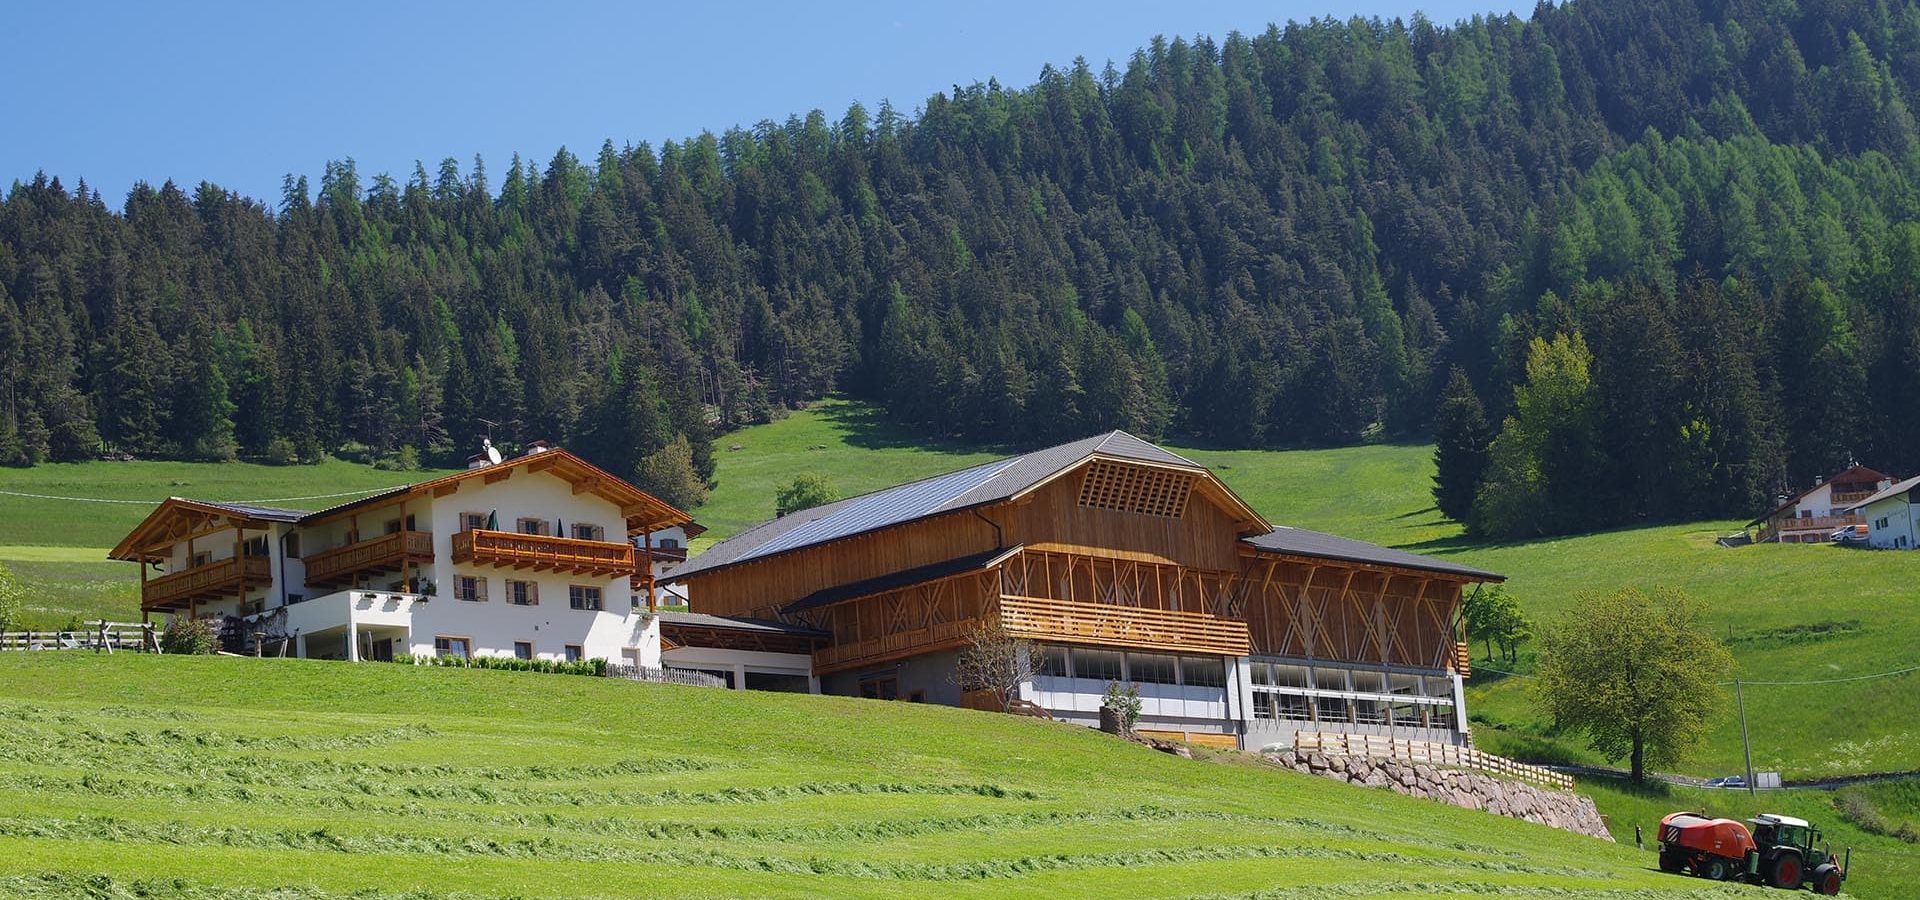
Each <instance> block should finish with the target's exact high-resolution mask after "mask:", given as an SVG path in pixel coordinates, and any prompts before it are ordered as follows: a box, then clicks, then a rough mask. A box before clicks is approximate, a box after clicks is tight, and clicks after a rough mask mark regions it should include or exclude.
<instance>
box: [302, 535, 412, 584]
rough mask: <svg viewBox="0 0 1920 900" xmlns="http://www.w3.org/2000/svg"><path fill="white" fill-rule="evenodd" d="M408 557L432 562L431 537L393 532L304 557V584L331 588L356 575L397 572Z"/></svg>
mask: <svg viewBox="0 0 1920 900" xmlns="http://www.w3.org/2000/svg"><path fill="white" fill-rule="evenodd" d="M408 557H411V558H413V559H417V560H421V561H423V562H425V561H430V560H432V559H433V535H432V534H429V533H427V532H425V531H396V532H394V533H392V534H387V535H381V536H380V537H377V538H374V539H372V540H367V541H359V542H357V543H352V544H348V545H346V546H345V547H335V548H334V549H332V550H323V551H321V552H319V553H315V554H313V555H311V556H308V557H306V558H305V559H304V560H302V561H303V562H305V563H306V566H307V583H308V584H331V583H333V582H336V581H343V580H346V579H347V578H348V577H349V576H352V575H354V574H356V573H359V572H364V571H368V570H381V569H392V568H397V567H398V566H399V564H400V561H401V560H403V559H406V558H408Z"/></svg>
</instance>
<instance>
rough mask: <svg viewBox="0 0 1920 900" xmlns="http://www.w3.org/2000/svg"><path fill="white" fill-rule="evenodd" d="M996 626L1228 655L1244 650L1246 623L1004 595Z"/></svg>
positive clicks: (1051, 637) (1037, 636) (1018, 633)
mask: <svg viewBox="0 0 1920 900" xmlns="http://www.w3.org/2000/svg"><path fill="white" fill-rule="evenodd" d="M1000 624H1001V627H1002V628H1004V629H1005V630H1006V632H1007V633H1008V634H1009V635H1011V636H1014V637H1023V638H1030V639H1033V640H1043V641H1064V642H1067V643H1078V644H1096V645H1100V646H1106V647H1139V648H1142V649H1150V650H1175V651H1187V652H1195V653H1220V654H1225V655H1229V656H1245V655H1247V653H1248V652H1249V642H1248V638H1247V623H1245V622H1241V621H1238V620H1234V619H1222V618H1220V617H1218V616H1213V615H1209V614H1207V613H1200V612H1177V611H1173V610H1164V609H1137V608H1134V607H1129V606H1111V605H1108V604H1105V603H1075V602H1072V601H1068V600H1047V599H1042V598H1039V597H1014V596H1003V597H1001V598H1000Z"/></svg>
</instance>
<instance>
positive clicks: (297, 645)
mask: <svg viewBox="0 0 1920 900" xmlns="http://www.w3.org/2000/svg"><path fill="white" fill-rule="evenodd" d="M293 655H294V656H297V657H300V658H301V659H306V658H307V636H306V635H304V634H301V633H300V632H298V631H296V632H294V633H293Z"/></svg>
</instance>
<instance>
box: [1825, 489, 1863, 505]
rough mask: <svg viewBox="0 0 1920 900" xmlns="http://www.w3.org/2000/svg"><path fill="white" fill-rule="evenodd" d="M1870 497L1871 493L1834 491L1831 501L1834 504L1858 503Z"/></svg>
mask: <svg viewBox="0 0 1920 900" xmlns="http://www.w3.org/2000/svg"><path fill="white" fill-rule="evenodd" d="M1871 496H1873V492H1872V491H1834V492H1833V497H1832V500H1833V502H1834V503H1859V502H1860V501H1862V500H1865V499H1867V498H1868V497H1871Z"/></svg>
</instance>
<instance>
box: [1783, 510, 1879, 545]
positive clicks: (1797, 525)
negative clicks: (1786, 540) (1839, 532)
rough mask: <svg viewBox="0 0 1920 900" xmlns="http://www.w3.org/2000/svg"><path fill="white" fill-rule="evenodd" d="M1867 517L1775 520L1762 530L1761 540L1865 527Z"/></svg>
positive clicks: (1814, 517) (1819, 517)
mask: <svg viewBox="0 0 1920 900" xmlns="http://www.w3.org/2000/svg"><path fill="white" fill-rule="evenodd" d="M1865 524H1867V518H1866V517H1865V516H1805V517H1800V518H1791V519H1786V518H1782V519H1774V520H1773V521H1771V522H1768V523H1767V527H1765V528H1763V529H1761V530H1760V540H1762V541H1770V540H1773V539H1774V538H1776V537H1779V536H1780V535H1781V534H1785V533H1788V532H1791V533H1794V534H1800V533H1803V532H1808V531H1817V532H1823V534H1822V535H1821V536H1822V537H1825V534H1824V532H1830V531H1833V530H1835V529H1839V528H1845V527H1847V526H1849V525H1865Z"/></svg>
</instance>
